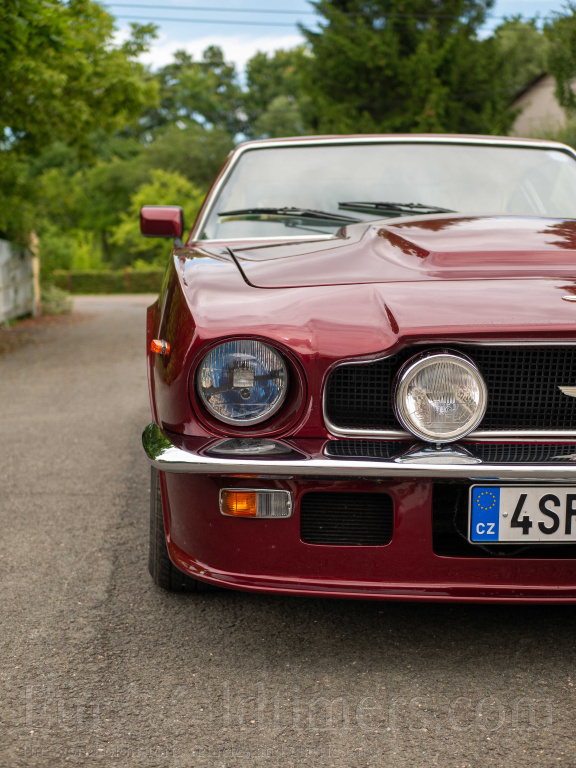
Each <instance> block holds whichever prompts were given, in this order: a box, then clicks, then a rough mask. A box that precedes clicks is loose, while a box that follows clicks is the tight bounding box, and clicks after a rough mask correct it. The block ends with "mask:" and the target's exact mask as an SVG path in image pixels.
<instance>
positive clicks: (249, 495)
mask: <svg viewBox="0 0 576 768" xmlns="http://www.w3.org/2000/svg"><path fill="white" fill-rule="evenodd" d="M220 510H221V511H222V514H223V515H232V516H233V517H256V512H257V510H258V505H257V503H256V491H222V493H221V495H220Z"/></svg>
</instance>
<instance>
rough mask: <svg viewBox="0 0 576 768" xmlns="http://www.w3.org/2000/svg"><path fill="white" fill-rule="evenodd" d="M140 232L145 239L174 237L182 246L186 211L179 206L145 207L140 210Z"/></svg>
mask: <svg viewBox="0 0 576 768" xmlns="http://www.w3.org/2000/svg"><path fill="white" fill-rule="evenodd" d="M140 232H142V234H143V235H144V237H173V238H174V241H175V245H182V240H181V238H182V235H183V233H184V211H183V210H182V208H180V206H179V205H145V206H143V207H142V208H141V209H140Z"/></svg>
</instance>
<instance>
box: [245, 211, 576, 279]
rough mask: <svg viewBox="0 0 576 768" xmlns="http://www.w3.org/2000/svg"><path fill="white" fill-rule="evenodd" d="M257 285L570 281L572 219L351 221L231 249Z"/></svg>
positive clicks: (574, 253)
mask: <svg viewBox="0 0 576 768" xmlns="http://www.w3.org/2000/svg"><path fill="white" fill-rule="evenodd" d="M230 251H231V253H232V254H233V256H234V258H235V260H236V263H237V264H238V266H239V267H240V269H241V270H242V272H243V274H244V278H245V280H246V281H247V282H248V283H249V284H251V285H253V286H255V287H258V288H296V287H305V286H330V285H352V284H360V283H383V282H386V283H389V282H405V281H410V282H413V281H421V280H439V279H447V280H458V279H474V278H484V279H486V278H493V279H497V278H506V277H547V276H548V277H552V276H560V275H564V276H566V277H567V278H572V277H573V275H574V270H575V268H576V220H574V219H567V220H566V219H554V218H534V217H525V216H454V215H453V214H444V215H441V216H433V217H432V216H425V217H423V216H411V217H404V218H402V219H400V218H395V219H392V220H391V219H386V220H383V221H375V222H370V224H365V223H361V224H353V225H351V226H348V227H345V228H343V229H341V230H340V232H339V233H338V234H337V235H336V236H334V237H330V238H324V239H316V240H314V239H310V240H307V241H302V240H298V241H290V242H281V243H273V244H271V243H267V244H265V245H248V246H245V247H239V246H232V247H231V248H230Z"/></svg>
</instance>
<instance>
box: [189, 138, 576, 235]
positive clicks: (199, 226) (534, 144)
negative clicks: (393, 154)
mask: <svg viewBox="0 0 576 768" xmlns="http://www.w3.org/2000/svg"><path fill="white" fill-rule="evenodd" d="M338 144H471V145H478V146H482V145H485V146H486V145H487V146H491V147H498V146H500V147H524V148H527V149H543V150H546V149H555V150H559V151H561V152H565V153H566V154H567V155H570V156H571V157H572V158H574V159H576V151H574V150H573V149H572V148H571V147H569V146H567V145H566V144H562V143H560V142H557V141H538V140H533V139H514V138H512V137H510V138H506V137H492V136H486V137H479V136H435V135H433V134H431V135H429V136H410V135H405V136H402V135H390V136H377V135H376V136H374V135H373V136H331V137H318V138H314V137H310V138H305V139H298V138H296V139H288V140H286V139H279V140H263V141H255V142H247V143H246V144H241V145H240V146H239V147H237V148H236V149H235V150H233V155H232V158H231V159H230V162H229V164H228V166H227V167H225V170H224V171H223V173H222V175H221V177H220V178H219V179H218V181H217V182H216V183H215V184H214V186H213V188H212V189H211V191H210V192H209V193H208V197H207V198H206V204H205V206H204V210H203V211H202V215H201V216H200V218H199V219H198V220H197V221H196V223H195V224H194V226H193V228H192V231H191V232H190V236H189V237H188V240H187V241H186V242H187V243H192V242H195V240H196V237H197V235H198V233H200V232H202V230H203V229H204V226H205V224H206V221H207V219H208V218H209V216H210V214H211V213H212V208H213V207H214V202H215V200H216V198H217V197H218V195H219V194H220V190H221V189H222V187H223V186H224V184H225V183H226V182H227V181H228V178H229V177H230V174H231V173H232V171H233V170H234V168H235V167H236V165H237V163H238V161H239V160H240V158H241V157H242V155H243V154H245V153H246V152H255V151H259V150H264V149H274V148H278V147H281V148H285V147H314V146H316V147H317V146H329V145H338ZM201 242H215V240H211V241H208V240H206V241H201ZM222 242H228V241H224V240H222Z"/></svg>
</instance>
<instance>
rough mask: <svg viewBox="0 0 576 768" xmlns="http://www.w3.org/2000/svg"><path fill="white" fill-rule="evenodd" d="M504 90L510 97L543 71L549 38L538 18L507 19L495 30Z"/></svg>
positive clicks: (546, 58)
mask: <svg viewBox="0 0 576 768" xmlns="http://www.w3.org/2000/svg"><path fill="white" fill-rule="evenodd" d="M494 36H495V38H496V46H497V48H498V61H499V62H500V63H501V67H502V72H501V74H502V80H503V87H504V88H505V92H506V93H507V94H508V95H509V98H510V100H512V99H513V98H514V97H515V96H516V95H517V94H518V93H519V92H520V91H521V90H522V88H524V86H526V85H527V84H528V83H529V82H530V81H531V80H533V79H534V78H535V77H537V76H538V75H541V74H542V73H543V72H546V69H547V61H548V52H549V40H548V38H547V36H546V35H545V34H544V33H543V32H541V31H540V29H539V28H538V25H537V19H530V20H528V21H522V20H521V18H520V17H513V18H510V19H506V20H505V21H504V23H503V24H500V26H498V27H497V28H496V30H495V32H494Z"/></svg>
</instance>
